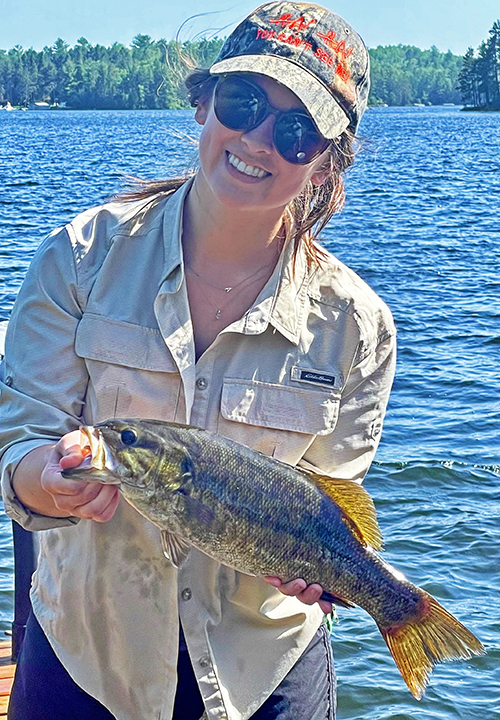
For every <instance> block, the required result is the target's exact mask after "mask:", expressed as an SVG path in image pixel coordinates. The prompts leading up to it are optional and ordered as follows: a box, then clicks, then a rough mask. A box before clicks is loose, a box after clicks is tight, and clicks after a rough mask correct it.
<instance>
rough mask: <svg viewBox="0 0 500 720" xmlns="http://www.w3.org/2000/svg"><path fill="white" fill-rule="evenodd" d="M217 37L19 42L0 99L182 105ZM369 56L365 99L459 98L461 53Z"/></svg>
mask: <svg viewBox="0 0 500 720" xmlns="http://www.w3.org/2000/svg"><path fill="white" fill-rule="evenodd" d="M222 43H223V40H222V39H219V38H215V39H211V40H207V39H202V40H198V41H195V42H184V43H179V42H177V41H167V40H153V39H152V38H151V37H150V36H149V35H137V36H136V37H135V38H134V40H133V42H132V44H131V45H130V47H126V46H125V45H123V44H121V43H114V44H113V45H111V46H110V47H104V46H103V45H92V44H91V43H90V42H89V41H88V40H86V39H85V38H80V39H79V40H78V41H77V43H76V44H75V46H74V47H70V46H69V45H68V44H67V43H66V42H65V41H64V40H62V39H60V38H59V39H58V40H56V42H55V43H54V45H52V46H51V47H45V48H43V50H41V51H36V50H33V49H32V48H30V49H28V50H26V49H23V48H22V47H21V46H19V45H17V46H15V47H14V48H12V49H10V50H8V51H5V50H0V104H5V103H6V102H10V103H11V104H12V105H13V106H21V107H26V106H29V104H30V103H33V102H36V101H46V102H48V103H50V104H56V103H58V104H66V105H67V107H70V108H74V109H110V110H111V109H157V108H171V109H176V108H182V107H187V106H188V103H187V98H186V94H185V92H184V91H183V84H182V79H183V76H184V75H185V73H186V66H185V62H184V60H183V58H186V57H189V58H190V59H191V61H192V63H193V64H194V65H196V66H198V67H208V66H209V65H210V64H211V63H212V62H213V60H214V59H215V57H216V56H217V54H218V53H219V50H220V48H221V46H222ZM497 52H498V50H497ZM370 57H371V66H372V72H371V78H372V87H371V94H370V100H369V102H370V104H373V105H381V104H387V105H411V104H414V103H424V104H432V105H437V104H442V103H460V93H459V91H458V89H457V82H458V78H459V74H460V71H461V67H462V58H461V57H459V56H457V55H453V54H452V53H451V52H447V53H442V52H439V50H438V49H437V48H435V47H433V48H431V49H430V50H420V49H419V48H416V47H411V46H407V45H397V46H387V47H377V48H374V49H371V50H370Z"/></svg>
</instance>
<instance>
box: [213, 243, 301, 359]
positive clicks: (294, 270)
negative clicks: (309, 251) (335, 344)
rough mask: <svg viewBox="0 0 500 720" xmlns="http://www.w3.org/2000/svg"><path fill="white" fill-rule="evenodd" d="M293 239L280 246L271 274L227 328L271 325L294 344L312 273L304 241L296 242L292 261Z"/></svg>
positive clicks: (253, 329)
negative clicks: (248, 307)
mask: <svg viewBox="0 0 500 720" xmlns="http://www.w3.org/2000/svg"><path fill="white" fill-rule="evenodd" d="M293 255H294V253H293V242H292V241H291V240H289V241H288V242H287V243H286V245H285V246H284V248H283V250H282V252H281V256H280V258H279V260H278V263H277V264H276V267H275V269H274V272H273V274H272V275H271V277H270V278H269V280H268V282H267V283H266V285H265V286H264V288H263V289H262V292H261V293H260V295H259V296H258V297H257V299H256V301H255V303H254V304H253V305H252V307H251V308H250V309H249V310H248V311H247V312H246V313H245V315H244V316H243V317H242V319H241V320H239V321H237V322H236V323H233V324H232V325H231V326H230V327H229V328H227V330H229V329H230V330H231V331H233V332H234V331H237V332H242V333H244V334H246V335H257V334H260V333H263V332H264V331H265V330H266V329H267V327H268V325H272V326H273V327H274V328H275V329H276V330H277V331H278V332H280V333H281V334H282V335H283V336H284V337H285V338H287V340H289V341H290V342H291V343H293V344H294V345H298V343H299V339H300V334H301V328H302V324H303V318H304V312H305V310H306V303H307V287H308V285H309V280H310V277H311V275H312V272H314V270H312V271H311V269H310V268H309V265H308V262H307V256H306V253H305V248H304V244H303V243H300V245H299V249H298V251H297V254H296V257H295V262H294V257H293Z"/></svg>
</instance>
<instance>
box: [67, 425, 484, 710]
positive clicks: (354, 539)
mask: <svg viewBox="0 0 500 720" xmlns="http://www.w3.org/2000/svg"><path fill="white" fill-rule="evenodd" d="M82 433H83V443H84V444H87V445H90V448H91V455H92V459H91V463H90V465H88V464H86V465H82V466H81V467H80V468H75V469H72V470H68V471H65V472H64V473H63V474H64V475H65V476H67V477H75V478H85V479H87V480H95V481H99V482H104V483H115V484H119V485H120V489H121V492H122V494H123V496H124V497H125V499H126V500H127V501H128V502H129V503H130V504H131V505H133V506H134V507H135V508H136V509H137V510H138V511H139V512H141V513H142V514H143V515H144V516H145V517H147V518H148V519H149V520H150V521H151V522H153V523H155V524H156V525H157V526H158V527H159V528H160V530H161V533H162V539H163V543H164V548H165V553H166V555H167V557H168V558H169V559H170V560H171V561H172V562H173V563H174V564H175V565H177V566H180V565H181V564H182V562H183V561H184V559H185V558H186V556H187V553H188V552H189V549H190V547H191V546H194V547H196V548H197V549H199V550H201V551H202V552H205V553H206V554H207V555H209V556H210V557H212V558H214V559H215V560H218V561H219V562H221V563H223V564H225V565H229V566H231V567H233V568H235V569H236V570H239V571H240V572H245V573H248V574H251V575H256V576H265V575H275V576H278V577H280V578H281V579H283V580H289V579H293V578H298V577H300V578H303V579H304V580H305V581H306V582H307V583H308V584H311V583H319V584H320V585H321V586H322V587H323V588H324V589H325V590H326V591H327V592H328V593H330V594H331V595H332V597H333V598H334V599H335V600H336V601H337V602H338V603H339V604H341V605H346V606H351V605H359V606H360V607H362V608H363V609H364V610H366V612H368V613H369V614H370V615H371V616H372V617H373V619H374V620H375V622H376V623H377V625H378V627H379V630H380V632H381V633H382V636H383V637H384V640H385V641H386V643H387V645H388V647H389V650H390V652H391V654H392V656H393V658H394V660H395V662H396V664H397V666H398V668H399V670H400V672H401V674H402V676H403V679H404V680H405V682H406V683H407V685H408V687H409V689H410V691H411V692H412V693H413V695H414V696H415V697H417V698H420V697H421V695H422V693H423V691H424V688H425V685H426V683H427V681H428V677H429V673H430V672H431V670H432V667H433V666H434V665H435V664H436V663H437V662H442V661H444V660H447V659H457V658H469V657H471V655H473V654H482V653H483V652H484V648H483V646H482V645H481V643H480V641H479V640H478V639H477V638H476V637H475V636H474V635H473V634H472V633H471V632H470V631H469V630H467V628H465V627H464V626H463V625H462V624H461V623H460V622H459V621H458V620H456V618H454V617H453V616H452V615H450V613H448V612H447V611H446V610H445V609H444V608H443V607H442V606H441V605H440V604H439V603H438V602H437V600H435V599H434V598H433V597H432V596H431V595H429V594H428V593H426V592H425V591H424V590H422V589H421V588H418V587H417V586H415V585H414V584H413V583H411V582H410V581H409V580H407V579H406V577H405V576H404V575H403V574H402V573H401V572H399V571H398V570H396V569H395V568H393V567H392V566H391V565H390V564H389V563H388V562H386V561H385V559H384V558H382V557H381V556H380V555H379V553H378V552H377V550H379V549H380V546H381V542H380V534H379V529H378V525H377V522H376V519H375V513H374V508H373V503H372V501H371V499H370V498H369V496H368V494H367V493H366V491H364V490H363V489H362V488H361V487H360V486H358V485H355V484H354V483H351V482H349V481H346V480H339V479H335V478H330V477H326V476H322V475H319V474H314V473H308V472H306V471H301V470H299V469H297V468H292V467H291V466H288V465H285V464H284V463H281V462H279V461H277V460H274V459H273V458H269V457H267V456H265V455H262V454H260V453H257V452H255V451H254V450H251V449H250V448H247V447H245V446H243V445H240V444H239V443H236V442H234V441H231V440H228V439H225V438H223V437H221V436H218V435H214V434H212V433H209V432H207V431H205V430H200V429H198V428H193V427H190V426H185V425H178V424H175V423H165V422H161V421H157V420H135V419H131V420H129V419H124V420H118V419H115V420H110V421H107V422H104V423H100V424H99V425H98V426H96V427H95V428H93V427H86V428H82Z"/></svg>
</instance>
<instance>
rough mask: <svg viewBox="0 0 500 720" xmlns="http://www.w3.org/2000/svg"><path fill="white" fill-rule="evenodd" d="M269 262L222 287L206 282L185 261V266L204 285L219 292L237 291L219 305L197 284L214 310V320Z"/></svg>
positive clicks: (266, 267)
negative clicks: (246, 275) (234, 283)
mask: <svg viewBox="0 0 500 720" xmlns="http://www.w3.org/2000/svg"><path fill="white" fill-rule="evenodd" d="M270 264H271V263H269V265H265V266H264V267H260V268H259V269H258V270H256V271H255V272H254V273H252V274H251V275H249V276H248V277H246V278H244V279H243V280H241V281H240V282H239V283H237V284H236V285H228V286H227V287H224V288H221V287H218V286H217V285H213V284H212V283H210V282H208V280H205V278H204V277H202V276H201V275H199V274H198V273H197V272H196V270H193V268H192V267H191V266H190V265H188V264H187V263H185V266H186V268H187V269H188V270H189V271H190V272H192V273H193V275H196V277H197V278H199V279H200V280H201V281H202V282H204V283H205V284H206V285H209V286H210V287H212V288H214V289H215V290H218V291H219V292H225V293H230V292H231V291H232V290H238V292H237V293H235V295H233V296H231V297H230V298H229V299H228V300H227V301H226V302H225V303H223V304H222V305H219V304H217V305H215V304H214V303H213V302H212V300H211V299H210V298H209V297H208V295H207V294H206V292H205V291H204V290H203V288H202V287H201V285H200V286H199V288H200V292H201V294H202V295H203V297H204V298H205V300H206V301H207V302H208V304H209V305H211V306H212V308H213V309H214V310H215V319H216V320H220V319H221V317H222V312H223V310H224V309H225V308H226V307H227V306H228V305H229V303H230V302H231V300H232V299H233V298H234V297H235V296H236V295H239V294H240V292H241V291H242V290H243V289H244V288H245V287H246V285H247V283H250V281H251V280H253V282H256V281H257V280H258V279H259V277H260V275H261V274H262V273H263V272H264V271H268V270H269V267H270Z"/></svg>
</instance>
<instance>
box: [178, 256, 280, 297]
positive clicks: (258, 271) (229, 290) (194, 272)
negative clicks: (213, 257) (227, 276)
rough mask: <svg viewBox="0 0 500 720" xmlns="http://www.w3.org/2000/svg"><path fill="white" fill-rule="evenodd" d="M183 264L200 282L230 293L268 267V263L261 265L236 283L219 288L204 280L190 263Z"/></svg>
mask: <svg viewBox="0 0 500 720" xmlns="http://www.w3.org/2000/svg"><path fill="white" fill-rule="evenodd" d="M184 264H185V266H186V267H187V269H188V270H189V271H190V272H192V273H193V275H196V277H197V278H199V279H200V280H201V281H202V282H204V283H205V285H210V287H213V288H215V290H224V292H226V293H230V292H231V290H236V289H237V288H239V287H240V285H244V284H245V283H246V282H247V281H248V280H251V279H252V278H253V277H255V276H256V275H258V274H259V273H260V272H261V271H262V270H266V269H267V268H268V267H269V265H264V266H263V267H260V268H257V270H256V271H255V272H254V273H252V274H251V275H249V276H248V277H246V278H243V280H240V282H239V283H236V285H228V286H227V287H223V288H221V287H219V286H218V285H214V284H213V283H211V282H209V281H208V280H206V279H205V278H204V277H203V275H200V274H199V273H197V272H196V270H195V269H194V268H193V267H191V265H188V264H187V263H184Z"/></svg>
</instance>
